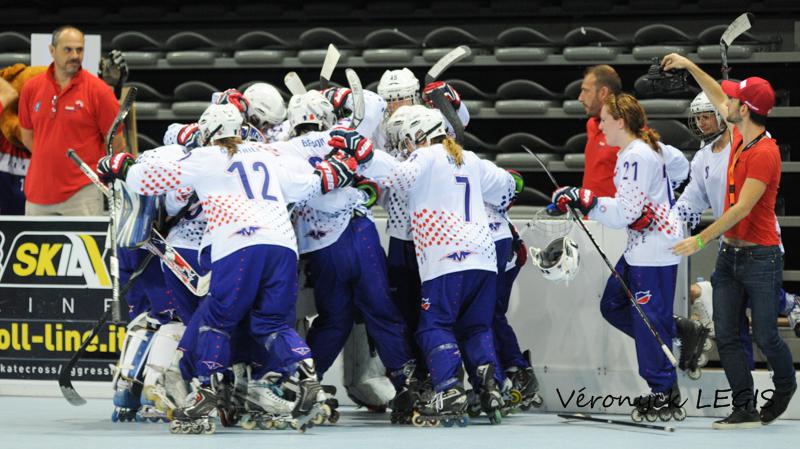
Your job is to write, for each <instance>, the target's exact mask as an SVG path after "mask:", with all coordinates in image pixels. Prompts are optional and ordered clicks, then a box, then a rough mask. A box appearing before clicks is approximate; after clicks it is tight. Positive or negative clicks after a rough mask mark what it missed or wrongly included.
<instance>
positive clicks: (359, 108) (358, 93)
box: [344, 68, 365, 129]
mask: <svg viewBox="0 0 800 449" xmlns="http://www.w3.org/2000/svg"><path fill="white" fill-rule="evenodd" d="M344 73H345V75H347V84H348V85H349V86H350V90H351V91H352V95H353V120H352V121H351V122H350V127H351V128H353V129H356V128H358V125H360V124H361V122H362V121H363V120H364V113H365V112H364V108H365V106H364V88H363V87H361V79H360V78H359V77H358V74H357V73H356V71H355V70H353V69H350V68H348V69H346V70H345V71H344Z"/></svg>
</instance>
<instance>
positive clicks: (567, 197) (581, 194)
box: [548, 186, 597, 215]
mask: <svg viewBox="0 0 800 449" xmlns="http://www.w3.org/2000/svg"><path fill="white" fill-rule="evenodd" d="M551 201H552V202H553V204H554V205H555V207H556V209H558V211H559V212H561V213H562V214H564V213H566V212H567V210H568V208H569V207H573V208H575V209H578V210H579V211H580V212H581V213H582V214H583V215H588V214H589V212H590V211H591V210H592V209H593V208H594V207H595V206H596V205H597V196H596V195H595V194H594V193H592V191H591V190H589V189H582V188H580V187H569V186H567V187H561V188H559V189H558V190H556V191H555V192H553V196H552V198H551ZM548 213H549V212H548Z"/></svg>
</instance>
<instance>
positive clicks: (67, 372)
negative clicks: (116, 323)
mask: <svg viewBox="0 0 800 449" xmlns="http://www.w3.org/2000/svg"><path fill="white" fill-rule="evenodd" d="M152 259H153V254H152V253H150V254H147V255H146V256H145V257H144V260H142V262H141V263H140V264H139V266H138V267H137V268H136V271H134V272H133V273H131V277H130V279H128V282H126V283H125V285H123V286H122V288H121V289H120V291H119V296H120V298H124V297H125V295H127V294H128V290H130V289H131V286H133V283H134V282H135V281H136V279H138V278H139V276H140V275H141V274H142V273H143V272H144V270H145V269H146V268H147V265H148V264H149V263H150V261H151V260H152ZM109 318H111V309H110V308H109V309H106V310H105V311H104V312H103V315H101V316H100V319H99V320H98V321H97V323H96V324H95V325H94V327H93V328H92V332H91V333H90V334H89V338H87V339H85V340H84V341H83V343H82V344H81V346H80V348H78V350H77V351H75V354H72V358H70V359H69V362H67V365H66V366H64V367H62V369H61V373H60V374H59V375H58V386H59V387H61V394H62V395H63V396H64V399H66V400H67V402H69V403H70V404H72V405H74V406H76V407H77V406H80V405H83V404H86V399H84V398H83V397H81V395H80V394H78V391H77V390H75V387H74V386H73V385H72V369H73V368H75V365H77V364H78V360H80V359H81V357H83V355H84V354H86V348H88V347H89V345H90V344H91V342H92V340H94V337H96V336H97V334H98V333H100V329H102V328H103V326H105V324H106V323H107V322H108V319H109Z"/></svg>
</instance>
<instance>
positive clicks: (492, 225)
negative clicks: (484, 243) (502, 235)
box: [489, 221, 503, 232]
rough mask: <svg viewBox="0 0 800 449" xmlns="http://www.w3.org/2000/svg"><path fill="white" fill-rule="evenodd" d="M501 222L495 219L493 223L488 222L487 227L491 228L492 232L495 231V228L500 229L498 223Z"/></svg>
mask: <svg viewBox="0 0 800 449" xmlns="http://www.w3.org/2000/svg"><path fill="white" fill-rule="evenodd" d="M502 224H503V223H500V222H499V221H495V222H493V223H489V229H491V230H492V232H497V230H498V229H500V225H502Z"/></svg>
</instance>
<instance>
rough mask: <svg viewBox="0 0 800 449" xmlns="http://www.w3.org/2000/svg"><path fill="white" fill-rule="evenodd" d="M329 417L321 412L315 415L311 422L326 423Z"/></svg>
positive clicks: (315, 423)
mask: <svg viewBox="0 0 800 449" xmlns="http://www.w3.org/2000/svg"><path fill="white" fill-rule="evenodd" d="M327 419H328V417H327V416H325V414H324V413H320V414H318V415H317V416H315V417H313V418H312V419H311V421H310V422H312V423H314V425H315V426H319V425H321V424H322V423H324V422H325V421H326V420H327Z"/></svg>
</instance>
